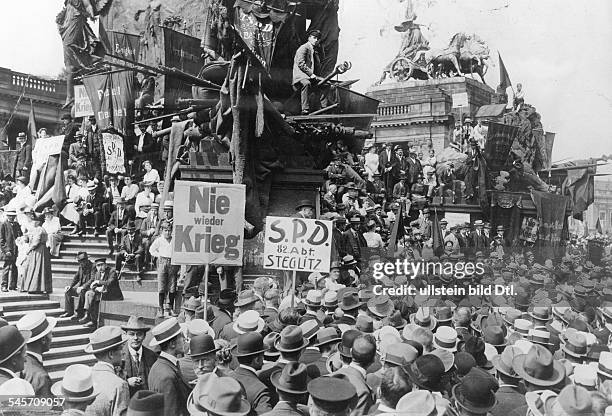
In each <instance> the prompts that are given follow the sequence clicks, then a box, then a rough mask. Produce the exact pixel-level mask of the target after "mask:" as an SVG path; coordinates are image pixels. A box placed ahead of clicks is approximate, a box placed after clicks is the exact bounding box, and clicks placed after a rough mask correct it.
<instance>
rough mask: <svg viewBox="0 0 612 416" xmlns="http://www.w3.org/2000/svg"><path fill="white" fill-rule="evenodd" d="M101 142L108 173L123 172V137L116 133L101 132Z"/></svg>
mask: <svg viewBox="0 0 612 416" xmlns="http://www.w3.org/2000/svg"><path fill="white" fill-rule="evenodd" d="M102 144H103V145H104V158H105V160H106V170H107V171H108V173H125V154H124V153H123V137H121V136H119V135H118V134H112V133H102Z"/></svg>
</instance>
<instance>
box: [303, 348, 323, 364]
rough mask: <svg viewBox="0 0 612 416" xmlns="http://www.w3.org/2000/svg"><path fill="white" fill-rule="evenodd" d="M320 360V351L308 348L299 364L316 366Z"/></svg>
mask: <svg viewBox="0 0 612 416" xmlns="http://www.w3.org/2000/svg"><path fill="white" fill-rule="evenodd" d="M319 358H321V352H320V351H319V349H318V348H316V347H312V348H310V347H309V348H306V349H305V350H304V352H302V356H301V357H300V359H299V362H301V363H302V364H307V365H308V364H314V363H315V362H317V361H318V360H319Z"/></svg>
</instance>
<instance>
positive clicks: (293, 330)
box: [274, 325, 308, 352]
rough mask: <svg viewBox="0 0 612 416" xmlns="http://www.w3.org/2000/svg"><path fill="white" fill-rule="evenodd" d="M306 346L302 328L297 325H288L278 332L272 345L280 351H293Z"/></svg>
mask: <svg viewBox="0 0 612 416" xmlns="http://www.w3.org/2000/svg"><path fill="white" fill-rule="evenodd" d="M307 346H308V340H307V339H306V338H304V334H303V332H302V328H300V327H299V326H297V325H289V326H287V327H285V328H283V330H282V331H281V333H280V336H279V337H278V339H277V340H276V342H275V343H274V347H275V348H276V349H277V350H278V351H280V352H295V351H299V350H301V349H304V348H306V347H307Z"/></svg>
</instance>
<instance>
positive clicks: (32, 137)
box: [26, 99, 37, 149]
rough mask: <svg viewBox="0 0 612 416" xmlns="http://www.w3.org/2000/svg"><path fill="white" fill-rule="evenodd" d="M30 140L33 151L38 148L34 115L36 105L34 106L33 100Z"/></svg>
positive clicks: (29, 121) (28, 133) (29, 131)
mask: <svg viewBox="0 0 612 416" xmlns="http://www.w3.org/2000/svg"><path fill="white" fill-rule="evenodd" d="M26 134H27V136H28V140H29V141H30V144H31V145H32V149H34V146H36V139H37V136H36V134H37V133H36V116H35V115H34V105H33V104H32V100H31V99H30V116H29V117H28V131H27V133H26Z"/></svg>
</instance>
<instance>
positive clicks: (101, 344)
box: [85, 326, 130, 416]
mask: <svg viewBox="0 0 612 416" xmlns="http://www.w3.org/2000/svg"><path fill="white" fill-rule="evenodd" d="M124 343H125V340H124V339H123V332H122V331H121V328H119V327H118V326H103V327H101V328H98V329H97V330H96V331H95V332H94V333H93V334H91V336H90V338H89V344H88V345H87V346H86V347H85V352H86V353H88V354H93V355H94V356H95V357H96V360H97V362H96V363H95V364H94V366H93V368H92V375H91V377H92V379H93V385H94V389H95V390H97V391H98V392H99V394H98V396H97V397H96V399H95V400H94V402H93V403H92V404H91V405H90V406H88V407H87V410H86V414H88V415H96V416H97V415H100V416H109V415H110V416H123V415H125V413H126V412H127V408H128V404H129V402H130V390H129V388H128V384H127V382H126V381H125V380H123V379H121V377H119V376H117V375H116V374H115V367H117V366H119V365H121V358H122V350H123V344H124Z"/></svg>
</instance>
